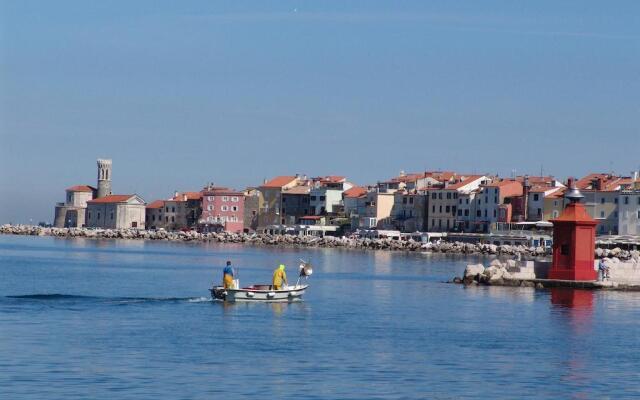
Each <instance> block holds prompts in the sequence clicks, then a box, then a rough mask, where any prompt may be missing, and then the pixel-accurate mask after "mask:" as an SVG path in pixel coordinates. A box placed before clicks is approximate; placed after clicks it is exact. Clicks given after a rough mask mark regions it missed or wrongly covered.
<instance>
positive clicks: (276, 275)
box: [273, 264, 287, 290]
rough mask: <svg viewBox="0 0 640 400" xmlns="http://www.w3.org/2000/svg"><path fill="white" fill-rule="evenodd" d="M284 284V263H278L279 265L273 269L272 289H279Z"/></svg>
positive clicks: (285, 280) (285, 282)
mask: <svg viewBox="0 0 640 400" xmlns="http://www.w3.org/2000/svg"><path fill="white" fill-rule="evenodd" d="M286 285H287V273H286V272H284V264H280V266H279V267H278V268H276V269H275V270H274V271H273V289H274V290H281V289H282V288H283V286H286Z"/></svg>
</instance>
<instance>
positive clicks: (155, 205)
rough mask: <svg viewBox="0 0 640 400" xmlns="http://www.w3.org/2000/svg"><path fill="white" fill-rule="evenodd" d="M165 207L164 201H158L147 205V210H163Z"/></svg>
mask: <svg viewBox="0 0 640 400" xmlns="http://www.w3.org/2000/svg"><path fill="white" fill-rule="evenodd" d="M162 207H164V201H163V200H156V201H154V202H152V203H151V204H149V205H147V208H162Z"/></svg>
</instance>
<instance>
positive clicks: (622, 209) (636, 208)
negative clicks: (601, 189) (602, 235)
mask: <svg viewBox="0 0 640 400" xmlns="http://www.w3.org/2000/svg"><path fill="white" fill-rule="evenodd" d="M618 207H619V210H618V227H619V234H620V235H636V236H640V180H638V173H637V172H635V173H634V176H633V180H632V182H631V183H630V184H629V185H627V186H625V187H624V188H623V189H622V190H620V194H619V197H618Z"/></svg>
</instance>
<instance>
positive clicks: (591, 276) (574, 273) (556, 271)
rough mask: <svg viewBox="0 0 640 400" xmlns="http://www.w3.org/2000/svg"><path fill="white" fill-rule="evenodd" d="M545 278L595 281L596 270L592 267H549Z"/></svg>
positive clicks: (596, 277)
mask: <svg viewBox="0 0 640 400" xmlns="http://www.w3.org/2000/svg"><path fill="white" fill-rule="evenodd" d="M547 279H557V280H563V281H595V280H597V279H598V271H596V270H594V269H575V268H551V269H550V270H549V275H548V276H547Z"/></svg>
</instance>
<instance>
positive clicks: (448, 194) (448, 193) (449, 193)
mask: <svg viewBox="0 0 640 400" xmlns="http://www.w3.org/2000/svg"><path fill="white" fill-rule="evenodd" d="M447 199H449V200H451V192H447Z"/></svg>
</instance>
